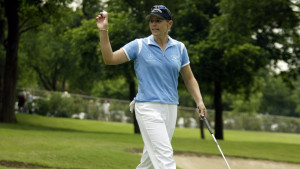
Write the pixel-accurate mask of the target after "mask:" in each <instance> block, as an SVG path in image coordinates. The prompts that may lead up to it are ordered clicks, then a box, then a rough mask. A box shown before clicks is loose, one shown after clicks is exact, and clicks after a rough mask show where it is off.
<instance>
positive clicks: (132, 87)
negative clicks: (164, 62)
mask: <svg viewBox="0 0 300 169" xmlns="http://www.w3.org/2000/svg"><path fill="white" fill-rule="evenodd" d="M135 94H136V91H135V82H134V80H133V78H132V79H131V80H130V83H129V99H130V101H132V100H133V99H134V97H135ZM133 125H134V133H135V134H140V133H141V131H140V127H139V124H138V122H137V120H136V117H135V111H133Z"/></svg>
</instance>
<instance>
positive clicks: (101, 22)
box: [96, 12, 108, 30]
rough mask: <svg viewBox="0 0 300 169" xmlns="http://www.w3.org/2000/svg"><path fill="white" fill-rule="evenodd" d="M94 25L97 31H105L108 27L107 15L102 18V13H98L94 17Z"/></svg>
mask: <svg viewBox="0 0 300 169" xmlns="http://www.w3.org/2000/svg"><path fill="white" fill-rule="evenodd" d="M96 23H97V27H98V29H99V30H101V29H103V30H107V27H108V13H106V15H105V17H104V16H103V12H100V13H99V15H98V16H97V17H96Z"/></svg>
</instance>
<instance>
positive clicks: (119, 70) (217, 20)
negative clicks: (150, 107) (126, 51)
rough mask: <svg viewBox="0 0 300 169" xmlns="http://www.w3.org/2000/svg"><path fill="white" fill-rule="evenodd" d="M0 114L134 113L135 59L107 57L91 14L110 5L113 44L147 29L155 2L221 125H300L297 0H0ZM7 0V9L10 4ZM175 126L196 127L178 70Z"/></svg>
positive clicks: (130, 119) (299, 128)
mask: <svg viewBox="0 0 300 169" xmlns="http://www.w3.org/2000/svg"><path fill="white" fill-rule="evenodd" d="M0 4H1V6H0V28H1V29H0V30H1V31H0V43H1V45H0V49H1V50H0V80H1V81H0V90H1V91H0V94H1V95H0V100H1V104H0V108H1V109H0V111H1V112H0V121H1V122H17V120H16V118H15V114H16V113H31V114H39V115H44V116H57V117H67V118H78V119H91V120H103V121H119V122H124V123H134V114H131V113H130V112H129V107H128V104H129V103H130V100H132V99H133V98H134V96H135V95H136V92H137V86H138V84H137V80H136V77H135V73H134V69H133V62H128V63H125V64H122V65H118V66H107V65H104V63H103V61H102V58H101V52H100V47H99V31H98V29H97V26H96V23H95V17H96V16H97V15H98V13H99V12H100V11H102V10H104V9H105V10H106V11H108V13H109V36H110V41H111V45H112V48H113V50H117V49H119V48H121V47H122V46H123V45H125V44H126V43H128V42H130V41H132V40H134V39H136V38H142V37H146V36H149V35H150V34H151V32H150V30H149V27H148V21H147V20H146V19H145V16H146V15H147V14H148V13H149V12H150V9H151V7H152V6H153V5H155V4H164V5H166V6H167V7H168V8H169V9H170V10H171V12H172V15H173V20H174V25H173V27H172V30H171V32H170V36H171V37H172V38H174V39H177V40H179V41H182V42H184V44H185V45H186V47H187V49H188V53H189V57H190V61H191V67H192V70H193V72H194V75H195V77H196V79H197V80H198V83H199V85H200V88H201V93H202V95H203V98H204V102H205V104H206V107H207V108H208V109H209V113H208V116H209V117H208V119H209V120H210V123H211V124H212V126H213V127H214V128H215V132H216V133H215V135H216V137H217V138H218V139H223V129H224V128H225V129H238V130H261V131H277V132H291V133H300V119H299V117H300V80H299V77H300V36H299V35H300V27H299V20H300V8H299V7H300V2H299V1H298V0H267V1H261V0H251V1H248V0H238V1H237V0H203V1H199V0H185V1H179V0H164V1H143V0H140V1H131V0H103V1H101V0H74V1H72V0H48V1H43V0H20V1H9V0H0ZM8 9H9V10H8ZM178 91H179V97H180V104H179V113H178V122H177V126H178V127H191V128H196V127H200V126H201V125H200V123H199V119H198V117H197V114H196V113H195V108H194V107H195V104H194V101H193V99H192V97H191V96H190V94H189V93H188V92H187V90H186V89H185V86H184V84H183V81H182V79H181V78H180V82H179V86H178Z"/></svg>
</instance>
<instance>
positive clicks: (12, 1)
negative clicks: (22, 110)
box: [0, 0, 20, 122]
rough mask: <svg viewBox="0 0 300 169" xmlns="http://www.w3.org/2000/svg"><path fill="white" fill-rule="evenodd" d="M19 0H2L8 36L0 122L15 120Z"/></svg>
mask: <svg viewBox="0 0 300 169" xmlns="http://www.w3.org/2000/svg"><path fill="white" fill-rule="evenodd" d="M19 6H20V5H19V1H18V0H4V9H5V16H6V18H7V23H8V37H7V43H6V44H4V45H5V50H6V61H5V68H4V78H3V80H4V81H3V89H2V92H3V93H2V98H5V99H2V107H1V112H0V122H17V119H16V117H15V114H14V105H15V95H16V84H17V61H18V43H19V31H18V27H19V16H18V10H19Z"/></svg>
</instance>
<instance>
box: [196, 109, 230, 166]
mask: <svg viewBox="0 0 300 169" xmlns="http://www.w3.org/2000/svg"><path fill="white" fill-rule="evenodd" d="M198 109H199V111H200V113H201V109H200V108H199V107H198ZM201 116H202V119H203V120H204V123H205V125H206V127H207V129H208V130H209V132H210V134H211V135H212V137H213V139H214V140H215V143H216V144H217V146H218V149H219V151H220V152H221V154H222V157H223V159H224V160H225V163H226V165H227V167H228V168H229V169H231V168H230V166H229V164H228V162H227V160H226V158H225V156H224V154H223V152H222V150H221V147H220V146H219V144H218V142H217V139H216V138H215V136H214V134H213V132H212V130H211V127H210V125H209V123H208V121H207V119H206V117H205V116H204V115H201Z"/></svg>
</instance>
